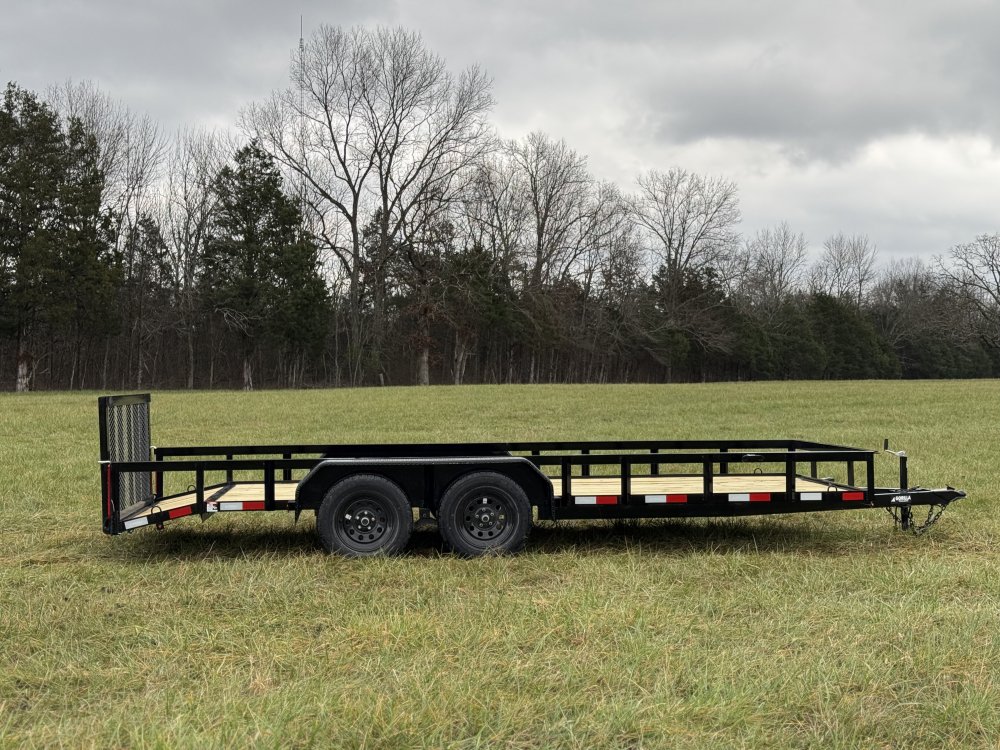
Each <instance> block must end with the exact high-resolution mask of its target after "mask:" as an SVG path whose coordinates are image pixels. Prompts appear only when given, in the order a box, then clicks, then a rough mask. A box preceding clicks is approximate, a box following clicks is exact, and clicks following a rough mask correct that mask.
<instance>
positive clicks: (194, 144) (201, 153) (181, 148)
mask: <svg viewBox="0 0 1000 750" xmlns="http://www.w3.org/2000/svg"><path fill="white" fill-rule="evenodd" d="M229 153H232V149H229V148H227V144H226V143H225V141H224V139H222V138H220V137H219V136H218V135H216V134H214V133H211V132H208V131H204V130H183V131H181V132H179V133H178V134H177V138H176V140H175V142H174V146H173V150H172V151H171V153H170V158H169V162H168V168H167V181H166V185H165V194H164V196H163V203H162V209H161V210H162V216H161V218H160V224H161V226H163V228H164V239H165V240H166V243H167V251H168V254H169V256H170V261H171V270H172V272H173V287H174V288H173V293H174V299H175V304H176V305H177V319H176V322H175V325H176V327H177V329H178V332H179V333H180V334H181V336H182V338H183V339H184V341H185V348H186V349H187V378H186V380H187V387H188V388H194V376H195V338H196V334H197V325H198V300H197V274H198V270H199V265H200V263H201V259H202V256H203V254H204V251H205V241H206V239H207V231H208V228H209V223H210V220H211V216H212V211H213V209H214V207H215V201H216V198H215V195H214V192H213V190H212V182H213V180H214V179H215V177H216V175H217V174H218V173H219V171H220V170H221V169H222V167H223V165H224V164H225V163H226V159H227V155H228V154H229ZM138 367H139V373H141V368H142V363H141V361H140V363H139V364H138ZM138 377H141V374H137V378H138Z"/></svg>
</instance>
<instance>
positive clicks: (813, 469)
mask: <svg viewBox="0 0 1000 750" xmlns="http://www.w3.org/2000/svg"><path fill="white" fill-rule="evenodd" d="M809 476H811V477H812V478H813V479H815V478H816V477H818V476H819V466H818V463H817V461H816V459H813V460H812V461H810V462H809Z"/></svg>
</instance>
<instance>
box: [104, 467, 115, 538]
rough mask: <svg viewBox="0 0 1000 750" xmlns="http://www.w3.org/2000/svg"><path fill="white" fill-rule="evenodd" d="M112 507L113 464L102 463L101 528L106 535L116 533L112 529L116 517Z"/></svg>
mask: <svg viewBox="0 0 1000 750" xmlns="http://www.w3.org/2000/svg"><path fill="white" fill-rule="evenodd" d="M111 505H112V503H111V462H110V461H101V526H102V528H103V529H104V533H105V534H113V533H114V530H113V529H112V528H111V518H112V516H113V515H114V512H113V511H112V508H111Z"/></svg>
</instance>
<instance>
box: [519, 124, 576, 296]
mask: <svg viewBox="0 0 1000 750" xmlns="http://www.w3.org/2000/svg"><path fill="white" fill-rule="evenodd" d="M507 148H508V154H509V155H510V158H511V159H512V160H513V162H514V164H515V165H516V167H517V169H518V170H519V172H520V173H521V179H522V180H523V183H524V186H525V188H526V190H527V201H528V211H529V214H528V215H529V222H530V228H529V233H530V235H529V236H528V237H527V238H526V243H525V244H526V247H525V248H524V250H525V254H526V258H525V262H526V266H527V269H528V285H529V287H530V288H537V287H539V286H541V285H542V284H543V283H548V282H550V281H552V280H553V279H554V278H558V277H559V276H561V275H562V274H564V273H565V272H566V271H567V270H568V268H569V267H570V266H571V265H572V264H573V262H574V261H575V260H576V259H577V258H578V257H579V254H580V252H581V242H580V240H581V238H582V236H583V234H584V232H585V227H586V224H587V223H588V220H589V218H590V216H589V214H590V212H591V211H590V210H591V206H590V205H589V204H590V201H589V198H590V192H591V188H592V186H593V178H592V177H591V176H590V173H589V172H588V171H587V160H586V158H585V157H583V156H581V155H580V154H578V153H577V152H576V151H573V150H572V149H571V148H569V146H567V145H566V142H565V141H563V140H559V141H556V140H554V139H553V138H550V137H549V136H547V135H545V134H544V133H540V132H534V133H531V134H530V135H529V136H528V137H527V138H525V140H524V142H522V143H517V142H512V143H510V144H508V147H507Z"/></svg>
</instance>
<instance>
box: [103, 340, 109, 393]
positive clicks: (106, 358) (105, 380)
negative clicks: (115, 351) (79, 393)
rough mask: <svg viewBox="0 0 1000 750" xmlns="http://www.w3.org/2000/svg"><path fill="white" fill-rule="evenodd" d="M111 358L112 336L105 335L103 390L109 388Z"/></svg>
mask: <svg viewBox="0 0 1000 750" xmlns="http://www.w3.org/2000/svg"><path fill="white" fill-rule="evenodd" d="M110 359H111V337H110V336H105V337H104V363H103V364H102V365H101V390H102V391H106V390H108V361H109V360H110Z"/></svg>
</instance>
